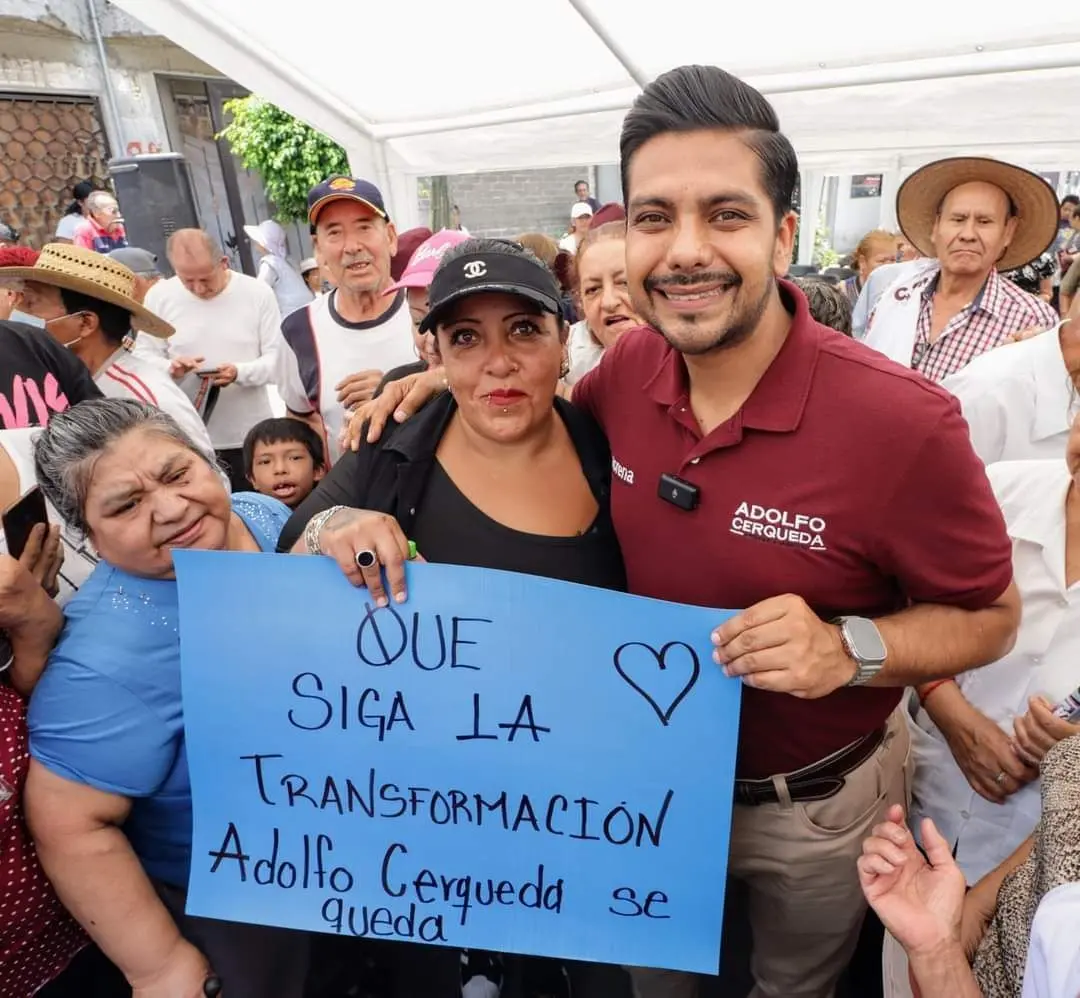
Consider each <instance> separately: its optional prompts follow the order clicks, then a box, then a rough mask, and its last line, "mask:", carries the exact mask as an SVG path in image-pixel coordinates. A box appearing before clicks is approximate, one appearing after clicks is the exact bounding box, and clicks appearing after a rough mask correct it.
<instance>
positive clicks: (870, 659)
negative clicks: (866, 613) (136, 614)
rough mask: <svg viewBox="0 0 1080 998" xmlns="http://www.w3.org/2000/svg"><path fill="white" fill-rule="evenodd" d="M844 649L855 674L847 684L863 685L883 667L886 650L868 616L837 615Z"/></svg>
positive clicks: (837, 623) (836, 620)
mask: <svg viewBox="0 0 1080 998" xmlns="http://www.w3.org/2000/svg"><path fill="white" fill-rule="evenodd" d="M833 623H834V624H836V625H837V626H838V627H839V628H840V640H841V641H842V642H843V644H844V651H846V652H847V653H848V655H849V656H850V657H851V658H852V659H853V660H854V662H855V675H854V676H853V677H852V678H851V681H850V682H849V683H848V686H865V685H866V684H867V683H868V682H870V680H871V679H873V678H874V677H875V676H876V675H877V674H878V673H879V672H881V670H882V669H883V668H884V667H885V659H886V657H887V656H888V651H887V650H886V648H885V642H884V641H882V639H881V632H880V631H879V630H878V629H877V625H876V624H875V623H874V622H873V621H872V620H870V619H869V618H868V617H837V618H836V619H835V620H834V621H833Z"/></svg>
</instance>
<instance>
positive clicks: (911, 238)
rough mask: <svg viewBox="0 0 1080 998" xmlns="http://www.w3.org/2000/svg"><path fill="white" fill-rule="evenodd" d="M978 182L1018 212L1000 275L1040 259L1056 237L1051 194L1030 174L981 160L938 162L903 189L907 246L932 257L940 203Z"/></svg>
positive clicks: (900, 207)
mask: <svg viewBox="0 0 1080 998" xmlns="http://www.w3.org/2000/svg"><path fill="white" fill-rule="evenodd" d="M974 181H979V182H982V183H986V184H993V185H994V186H995V187H1000V188H1001V189H1002V190H1003V191H1004V192H1005V193H1006V194H1008V195H1009V197H1010V198H1011V199H1012V203H1013V207H1014V208H1015V210H1016V232H1015V234H1014V235H1013V239H1012V242H1011V243H1009V245H1008V246H1007V247H1006V249H1005V252H1004V254H1003V255H1002V257H1001V259H1000V260H998V263H997V268H998V270H1015V269H1016V268H1017V267H1022V266H1024V264H1025V263H1031V261H1032V260H1035V259H1037V258H1038V257H1040V256H1042V254H1043V253H1045V252H1046V250H1047V249H1049V247H1050V244H1051V243H1052V242H1053V241H1054V239H1055V237H1056V236H1057V228H1058V217H1059V209H1058V201H1057V197H1056V196H1055V194H1054V191H1053V188H1052V187H1051V186H1050V185H1049V184H1048V183H1047V182H1046V181H1045V180H1043V178H1042V177H1040V176H1038V175H1037V174H1034V173H1031V172H1030V171H1029V170H1024V169H1022V168H1021V167H1019V166H1013V165H1012V164H1011V163H1002V162H1001V161H1000V160H997V159H987V158H984V157H982V156H957V157H955V158H952V159H939V160H937V161H936V162H934V163H928V164H927V165H926V166H924V167H922V168H920V169H918V170H916V171H915V172H914V173H913V174H912V175H911V176H910V177H908V178H907V180H905V181H904V182H903V184H901V185H900V190H899V191H898V192H897V195H896V217H897V220H898V221H899V222H900V228H901V229H902V230H903V233H904V235H905V236H906V237H907V240H908V242H910V243H911V245H912V246H914V247H915V248H916V249H917V250H918V251H919V252H920V253H922V254H923V256H934V255H935V252H934V244H933V242H932V241H931V239H930V236H931V234H932V233H933V230H934V222H935V221H936V219H937V215H938V210H939V209H940V208H941V202H942V201H944V200H945V195H946V194H948V193H949V191H951V190H952V189H953V188H954V187H959V186H960V185H961V184H969V183H972V182H974Z"/></svg>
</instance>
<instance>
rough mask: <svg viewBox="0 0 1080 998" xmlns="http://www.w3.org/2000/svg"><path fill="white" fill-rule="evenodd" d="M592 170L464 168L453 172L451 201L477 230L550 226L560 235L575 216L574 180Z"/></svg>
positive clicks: (510, 232) (509, 232)
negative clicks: (486, 170)
mask: <svg viewBox="0 0 1080 998" xmlns="http://www.w3.org/2000/svg"><path fill="white" fill-rule="evenodd" d="M588 176H589V168H588V167H586V166H575V167H570V168H560V169H557V170H517V171H511V172H505V173H470V174H462V175H459V176H454V177H451V178H450V201H451V203H452V204H456V205H457V206H458V207H459V208H460V209H461V224H462V225H464V226H465V228H467V229H468V230H469V232H471V233H472V234H473V235H475V236H516V235H518V234H519V233H521V232H545V233H547V234H548V235H549V236H554V237H556V238H557V237H559V236H562V235H563V234H564V233H565V232H566V228H567V225H568V224H569V222H570V206H571V205H572V204H573V203H574V201H575V200H576V198H575V196H574V183H575V182H576V181H578V180H587V179H588Z"/></svg>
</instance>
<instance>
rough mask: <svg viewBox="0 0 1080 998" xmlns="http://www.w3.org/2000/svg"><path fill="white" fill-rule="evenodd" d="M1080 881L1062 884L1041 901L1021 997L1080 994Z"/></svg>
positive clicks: (1053, 997)
mask: <svg viewBox="0 0 1080 998" xmlns="http://www.w3.org/2000/svg"><path fill="white" fill-rule="evenodd" d="M1078 926H1080V884H1075V883H1074V884H1061V885H1060V886H1058V887H1055V888H1054V889H1053V890H1051V891H1049V892H1048V893H1047V894H1045V895H1044V896H1043V899H1042V901H1040V902H1039V907H1038V910H1037V911H1036V912H1035V919H1034V921H1033V922H1032V923H1031V943H1030V944H1029V946H1028V957H1027V966H1026V968H1025V970H1024V990H1023V993H1022V995H1021V998H1076V996H1077V995H1080V945H1078V944H1077V941H1076V940H1077V935H1078V932H1077V927H1078Z"/></svg>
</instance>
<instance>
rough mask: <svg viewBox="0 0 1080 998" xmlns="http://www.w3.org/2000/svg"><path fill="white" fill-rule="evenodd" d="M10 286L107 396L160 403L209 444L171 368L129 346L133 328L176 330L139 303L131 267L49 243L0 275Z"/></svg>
mask: <svg viewBox="0 0 1080 998" xmlns="http://www.w3.org/2000/svg"><path fill="white" fill-rule="evenodd" d="M12 282H20V283H21V287H22V307H23V308H24V309H25V310H26V312H27V313H28V314H30V315H32V316H34V317H36V318H37V319H39V320H41V321H42V323H43V325H44V327H45V331H46V332H47V333H48V334H49V336H48V337H44V336H40V334H39V338H40V339H42V340H48V339H49V338H51V340H52V341H54V342H55V343H58V344H59V345H60V346H61V347H64V348H66V350H65V351H62V352H65V353H67V352H69V353H68V356H69V357H70V356H71V355H72V354H74V356H75V357H76V358H78V360H79V361H81V362H82V364H84V365H85V366H86V368H87V369H88V370H89V371H90V373H91V374H92V375H93V378H94V383H95V384H96V385H97V387H98V388H99V389H100V392H101V394H104V395H105V396H107V397H109V398H130V399H134V400H135V401H137V402H142V403H143V404H144V405H153V406H157V407H158V408H159V409H161V410H163V411H164V412H167V413H168V414H169V415H170V416H172V417H173V419H175V420H176V421H177V423H179V424H180V426H181V428H182V429H183V430H184V431H185V432H186V433H187V434H188V435H189V436H190V437H191V438H192V440H194V441H195V442H196V443H198V444H200V445H203V446H205V447H206V448H210V447H211V445H210V437H209V434H208V433H207V432H206V426H205V425H204V424H203V421H202V420H201V419H200V418H199V416H198V414H197V413H196V412H195V409H194V408H193V407H192V405H191V402H190V401H189V400H188V397H187V396H186V395H185V394H184V393H183V392H182V391H181V390H180V389H179V388H178V387H177V386H176V384H175V383H174V382H173V380H172V378H170V377H169V372H168V369H167V368H166V367H164V366H163V365H161V364H159V363H156V362H155V361H154V360H151V359H148V358H145V357H141V356H139V355H138V354H134V353H132V352H130V351H129V350H127V349H126V348H125V345H124V344H125V341H126V340H127V338H128V336H130V335H131V332H132V330H133V329H136V330H139V331H140V332H143V333H146V334H147V335H149V336H155V337H159V338H162V339H164V338H166V337H168V336H171V335H172V332H173V327H172V326H170V325H169V324H168V323H167V322H165V321H163V320H162V319H159V318H158V317H157V316H156V315H154V314H153V313H152V312H149V311H147V309H145V308H144V307H143V306H142V305H140V304H139V303H138V302H137V301H136V300H135V294H134V292H135V274H134V273H132V272H131V271H130V270H128V268H127V267H125V266H123V264H120V263H117V262H115V261H113V260H109V259H107V258H106V259H103V258H102V257H101V255H100V254H98V253H94V252H93V251H91V250H84V249H80V248H78V247H75V246H69V245H65V244H51V245H48V246H46V247H45V249H44V250H42V252H41V255H40V257H38V260H37V262H36V263H35V264H34V265H33V266H32V267H25V266H24V267H5V268H3V269H2V270H0V284H8V285H9V286H10V285H11V283H12ZM95 394H97V393H95ZM42 422H44V421H42Z"/></svg>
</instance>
